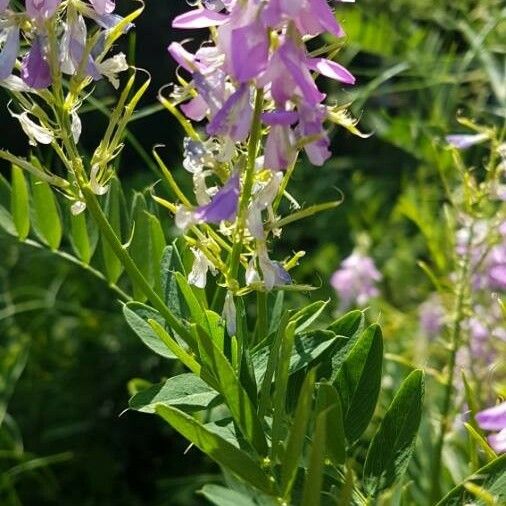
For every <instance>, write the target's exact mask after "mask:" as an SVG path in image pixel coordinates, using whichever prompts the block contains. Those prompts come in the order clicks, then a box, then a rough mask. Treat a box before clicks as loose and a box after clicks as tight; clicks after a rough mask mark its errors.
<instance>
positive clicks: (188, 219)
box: [174, 206, 196, 230]
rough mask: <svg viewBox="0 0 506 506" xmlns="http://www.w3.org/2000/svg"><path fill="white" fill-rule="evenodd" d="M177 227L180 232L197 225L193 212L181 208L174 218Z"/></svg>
mask: <svg viewBox="0 0 506 506" xmlns="http://www.w3.org/2000/svg"><path fill="white" fill-rule="evenodd" d="M174 221H175V222H176V227H177V228H179V229H180V230H186V229H187V228H189V227H191V226H192V225H194V224H195V223H196V220H195V217H194V215H193V212H192V211H190V210H189V209H188V208H186V207H184V206H179V207H178V208H177V211H176V215H175V217H174Z"/></svg>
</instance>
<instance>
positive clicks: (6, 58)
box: [0, 26, 19, 80]
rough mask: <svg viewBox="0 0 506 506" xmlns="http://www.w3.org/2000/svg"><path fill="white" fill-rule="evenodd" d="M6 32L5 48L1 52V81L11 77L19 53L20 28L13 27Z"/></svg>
mask: <svg viewBox="0 0 506 506" xmlns="http://www.w3.org/2000/svg"><path fill="white" fill-rule="evenodd" d="M6 32H7V35H6V37H5V43H4V47H3V48H2V50H1V51H0V80H3V79H7V78H8V77H9V76H10V75H11V73H12V69H13V68H14V65H15V64H16V58H17V56H18V51H19V28H18V27H17V26H12V27H10V28H8V29H7V30H6Z"/></svg>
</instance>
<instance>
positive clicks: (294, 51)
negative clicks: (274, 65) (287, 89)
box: [275, 39, 325, 105]
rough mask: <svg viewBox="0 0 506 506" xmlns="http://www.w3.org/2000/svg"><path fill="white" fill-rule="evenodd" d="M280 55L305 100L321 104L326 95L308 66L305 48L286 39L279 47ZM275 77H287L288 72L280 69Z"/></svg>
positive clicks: (313, 103)
mask: <svg viewBox="0 0 506 506" xmlns="http://www.w3.org/2000/svg"><path fill="white" fill-rule="evenodd" d="M279 57H280V60H281V62H282V63H283V65H284V66H285V69H286V70H287V71H288V73H289V75H290V77H291V78H292V79H293V81H294V82H295V84H296V86H297V87H298V89H299V90H300V93H301V94H302V96H303V97H304V100H305V101H306V102H307V103H308V104H309V105H316V104H319V103H320V102H321V101H322V100H323V99H324V98H325V95H324V94H323V93H321V92H320V90H318V87H317V86H316V83H315V82H314V79H313V76H312V75H311V72H310V71H309V68H308V66H307V59H306V54H305V52H304V50H303V49H302V48H299V47H297V46H296V45H295V44H294V43H293V41H292V40H290V39H286V40H285V42H284V44H283V45H282V46H281V47H280V48H279ZM275 77H276V78H277V79H286V74H285V72H284V71H283V69H280V70H279V72H278V73H277V75H276V76H275ZM292 95H293V90H292Z"/></svg>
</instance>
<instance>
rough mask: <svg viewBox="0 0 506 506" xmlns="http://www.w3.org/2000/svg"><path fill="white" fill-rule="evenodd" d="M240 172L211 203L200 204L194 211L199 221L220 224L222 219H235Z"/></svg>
mask: <svg viewBox="0 0 506 506" xmlns="http://www.w3.org/2000/svg"><path fill="white" fill-rule="evenodd" d="M239 192H240V181H239V174H238V173H235V174H233V175H232V176H231V177H230V179H229V180H228V181H227V183H226V184H225V186H223V188H221V190H219V191H218V193H217V194H216V195H215V196H214V197H213V199H212V200H211V202H209V204H206V205H205V206H200V207H199V208H197V210H196V211H195V213H194V217H195V219H196V220H197V221H200V222H205V223H214V224H216V225H219V224H220V223H221V222H222V221H224V220H226V221H233V220H235V218H236V216H237V206H238V204H239Z"/></svg>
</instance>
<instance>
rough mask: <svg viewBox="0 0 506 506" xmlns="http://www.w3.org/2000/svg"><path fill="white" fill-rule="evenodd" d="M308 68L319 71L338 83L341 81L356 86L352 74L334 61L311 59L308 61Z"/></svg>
mask: <svg viewBox="0 0 506 506" xmlns="http://www.w3.org/2000/svg"><path fill="white" fill-rule="evenodd" d="M308 66H309V68H310V69H311V70H314V71H317V72H319V73H320V74H323V75H324V76H327V77H330V78H331V79H335V80H336V81H341V82H342V83H346V84H355V77H354V76H353V75H352V74H351V72H350V71H349V70H347V69H346V68H344V67H343V66H342V65H339V63H336V62H334V61H332V60H327V59H326V58H311V59H309V61H308Z"/></svg>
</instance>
